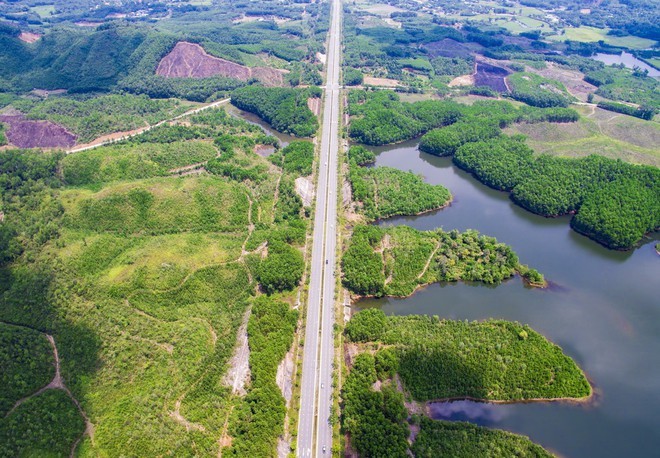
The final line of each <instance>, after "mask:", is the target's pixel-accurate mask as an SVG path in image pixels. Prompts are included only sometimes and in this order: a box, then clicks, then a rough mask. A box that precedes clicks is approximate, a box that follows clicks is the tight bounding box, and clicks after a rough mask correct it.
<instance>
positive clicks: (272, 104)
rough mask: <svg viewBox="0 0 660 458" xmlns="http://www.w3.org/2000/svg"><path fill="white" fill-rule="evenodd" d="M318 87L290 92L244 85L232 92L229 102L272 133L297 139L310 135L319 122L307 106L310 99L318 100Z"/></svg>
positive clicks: (313, 132)
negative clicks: (272, 129)
mask: <svg viewBox="0 0 660 458" xmlns="http://www.w3.org/2000/svg"><path fill="white" fill-rule="evenodd" d="M320 94H321V92H320V89H318V88H308V89H291V88H265V87H258V86H247V87H243V88H239V89H236V90H235V91H233V92H232V93H231V103H232V104H234V105H236V106H237V107H238V108H240V109H241V110H245V111H249V112H250V113H254V114H256V115H257V116H259V117H260V118H262V119H263V120H264V121H266V122H268V123H269V124H270V125H272V126H273V128H274V129H275V130H278V131H280V132H284V133H288V134H292V135H295V136H297V137H311V136H313V135H314V134H315V133H316V131H317V129H318V127H319V123H318V120H317V119H316V116H314V113H312V111H311V110H310V109H309V107H308V106H307V99H308V98H309V97H319V96H320Z"/></svg>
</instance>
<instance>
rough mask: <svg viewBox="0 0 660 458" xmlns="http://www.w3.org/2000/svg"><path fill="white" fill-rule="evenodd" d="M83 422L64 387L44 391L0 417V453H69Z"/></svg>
mask: <svg viewBox="0 0 660 458" xmlns="http://www.w3.org/2000/svg"><path fill="white" fill-rule="evenodd" d="M84 429H85V424H84V422H83V419H82V417H81V416H80V413H79V412H78V409H77V408H76V406H75V404H74V403H73V402H72V401H71V399H70V398H69V396H67V394H66V393H65V392H64V391H63V390H47V391H44V392H43V393H41V394H40V395H38V396H35V397H33V398H30V399H28V400H27V401H26V402H24V403H23V404H21V405H20V406H19V407H18V408H17V409H16V410H15V411H14V412H12V414H11V415H9V416H8V417H4V416H3V417H2V418H1V419H0V456H69V455H70V453H71V444H73V443H74V442H75V441H76V440H78V438H80V436H81V435H82V434H83V431H84Z"/></svg>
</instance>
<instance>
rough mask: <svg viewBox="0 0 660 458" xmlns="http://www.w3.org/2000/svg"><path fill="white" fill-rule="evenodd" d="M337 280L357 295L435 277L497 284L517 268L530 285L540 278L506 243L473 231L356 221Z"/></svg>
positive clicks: (391, 292)
mask: <svg viewBox="0 0 660 458" xmlns="http://www.w3.org/2000/svg"><path fill="white" fill-rule="evenodd" d="M342 272H343V284H344V286H345V287H346V288H348V290H349V291H351V292H352V293H354V294H357V295H361V296H383V295H388V296H408V295H410V294H412V293H413V292H414V291H415V290H416V289H417V288H419V287H420V286H422V285H426V284H429V283H434V282H439V281H449V282H454V281H481V282H484V283H487V284H498V283H501V282H502V281H504V280H506V279H507V278H510V277H511V276H513V275H514V274H515V273H516V272H519V273H521V275H524V277H525V278H526V279H527V280H528V281H529V282H530V283H532V284H534V285H537V286H544V285H545V280H544V278H543V276H542V275H541V274H539V273H538V272H537V271H536V270H534V269H529V268H528V267H527V266H523V265H521V264H520V262H519V261H518V256H516V254H515V253H514V252H513V251H512V250H511V248H510V247H509V246H507V245H505V244H503V243H498V242H497V240H496V239H494V238H493V237H487V236H483V235H480V234H479V233H478V232H477V231H474V230H469V231H466V232H463V233H461V232H458V231H456V230H453V231H450V232H445V231H443V230H442V229H436V230H434V231H418V230H416V229H413V228H410V227H407V226H396V227H389V228H381V227H378V226H356V227H355V228H354V231H353V235H352V236H351V239H350V241H349V242H348V243H347V247H346V251H345V252H344V255H343V257H342Z"/></svg>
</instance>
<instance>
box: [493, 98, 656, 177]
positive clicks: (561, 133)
mask: <svg viewBox="0 0 660 458" xmlns="http://www.w3.org/2000/svg"><path fill="white" fill-rule="evenodd" d="M575 108H576V109H577V110H578V111H579V112H580V114H581V115H582V116H581V118H580V120H579V121H578V122H576V123H548V122H542V123H538V124H516V125H513V126H511V127H508V128H506V129H505V130H504V132H505V133H507V134H523V135H526V136H527V138H528V139H527V143H528V144H529V145H530V146H531V147H532V148H533V149H534V150H535V151H536V152H538V153H546V154H551V155H554V156H566V157H582V156H588V155H590V154H599V155H602V156H605V157H609V158H612V159H621V160H623V161H626V162H632V163H636V164H648V165H654V166H656V167H660V151H659V150H658V147H657V145H660V125H659V124H658V123H655V122H649V121H644V120H641V119H637V118H633V117H632V116H626V115H622V114H618V113H613V112H611V111H606V110H602V109H600V108H596V107H594V106H579V107H575Z"/></svg>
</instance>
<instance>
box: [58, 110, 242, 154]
mask: <svg viewBox="0 0 660 458" xmlns="http://www.w3.org/2000/svg"><path fill="white" fill-rule="evenodd" d="M230 100H231V99H222V100H218V101H216V102H212V103H209V104H208V105H203V106H201V107H197V108H193V109H192V110H188V111H186V112H185V113H183V114H180V115H178V116H174V117H172V118H168V119H164V120H162V121H160V122H157V123H156V124H153V125H150V126H144V127H140V128H138V129H135V130H132V131H130V132H114V133H112V134H109V135H110V136H112V138H108V139H106V140H101V141H99V138H97V139H95V140H92V141H91V142H90V143H88V144H85V145H79V146H75V147H73V148H71V149H70V150H68V151H67V152H66V154H72V153H79V152H81V151H87V150H90V149H95V148H100V147H101V146H106V145H110V144H112V143H117V142H119V141H121V140H125V139H127V138H132V137H136V136H138V135H142V134H143V133H145V132H149V131H150V130H151V129H154V128H156V127H159V126H162V125H164V124H167V123H170V122H172V121H177V120H179V119H182V118H185V117H186V116H190V115H194V114H197V113H199V112H201V111H204V110H208V109H210V108H215V107H217V106H220V105H223V104H225V103H227V102H229V101H230ZM104 137H108V135H106V136H104ZM104 137H100V139H102V138H104Z"/></svg>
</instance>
